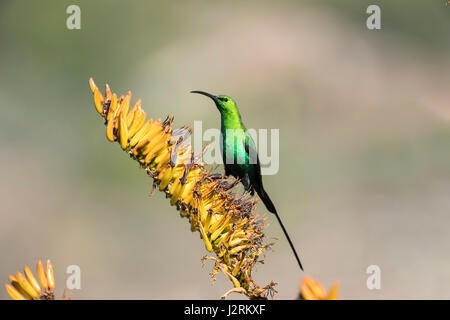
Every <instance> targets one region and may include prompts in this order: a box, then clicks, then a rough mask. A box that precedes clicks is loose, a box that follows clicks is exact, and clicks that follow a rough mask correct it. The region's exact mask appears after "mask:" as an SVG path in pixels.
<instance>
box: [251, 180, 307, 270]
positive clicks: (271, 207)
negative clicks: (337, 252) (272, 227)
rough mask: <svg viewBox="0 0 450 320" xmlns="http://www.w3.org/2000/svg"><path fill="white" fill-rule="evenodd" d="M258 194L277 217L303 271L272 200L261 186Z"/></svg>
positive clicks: (301, 267)
mask: <svg viewBox="0 0 450 320" xmlns="http://www.w3.org/2000/svg"><path fill="white" fill-rule="evenodd" d="M258 191H259V190H258ZM258 195H259V198H260V199H261V200H262V202H263V203H264V205H265V206H266V208H267V210H269V211H270V212H271V213H273V214H274V215H275V217H277V220H278V223H279V224H280V226H281V229H282V230H283V232H284V235H285V236H286V239H287V241H288V242H289V245H290V246H291V249H292V251H293V252H294V255H295V258H296V259H297V262H298V265H299V267H300V269H301V270H302V271H303V266H302V263H301V262H300V258H299V257H298V254H297V250H295V247H294V244H293V243H292V241H291V238H289V235H288V233H287V231H286V228H285V227H284V225H283V222H282V221H281V218H280V216H279V215H278V212H277V210H276V209H275V206H274V205H273V202H272V200H270V198H269V195H268V194H267V193H266V191H265V190H264V189H262V188H261V191H260V192H258Z"/></svg>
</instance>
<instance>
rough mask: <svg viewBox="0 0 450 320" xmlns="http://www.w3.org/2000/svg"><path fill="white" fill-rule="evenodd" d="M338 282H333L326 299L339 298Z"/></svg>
mask: <svg viewBox="0 0 450 320" xmlns="http://www.w3.org/2000/svg"><path fill="white" fill-rule="evenodd" d="M338 290H339V282H335V283H334V284H333V286H332V287H331V289H330V292H329V293H328V296H327V299H328V300H339V294H338Z"/></svg>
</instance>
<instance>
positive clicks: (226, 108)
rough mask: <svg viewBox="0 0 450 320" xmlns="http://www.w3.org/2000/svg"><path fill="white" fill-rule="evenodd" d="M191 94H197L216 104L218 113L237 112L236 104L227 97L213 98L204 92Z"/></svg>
mask: <svg viewBox="0 0 450 320" xmlns="http://www.w3.org/2000/svg"><path fill="white" fill-rule="evenodd" d="M191 93H198V94H202V95H204V96H207V97H209V98H211V99H212V100H213V101H214V103H215V104H216V107H217V109H219V111H220V113H227V112H234V111H236V110H237V106H236V102H235V101H234V100H233V99H232V98H231V97H229V96H225V95H220V96H215V95H213V94H211V93H208V92H204V91H191Z"/></svg>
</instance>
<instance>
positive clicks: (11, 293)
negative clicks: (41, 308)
mask: <svg viewBox="0 0 450 320" xmlns="http://www.w3.org/2000/svg"><path fill="white" fill-rule="evenodd" d="M5 288H6V292H7V293H8V295H9V296H10V297H11V298H12V299H14V300H26V299H25V298H24V296H22V295H21V294H20V293H19V291H17V290H16V289H15V288H14V287H13V286H12V285H9V284H5Z"/></svg>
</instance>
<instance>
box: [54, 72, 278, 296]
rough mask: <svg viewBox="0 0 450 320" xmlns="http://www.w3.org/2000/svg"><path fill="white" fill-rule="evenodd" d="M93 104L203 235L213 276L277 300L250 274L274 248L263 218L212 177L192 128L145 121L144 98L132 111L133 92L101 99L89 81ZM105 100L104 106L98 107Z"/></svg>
mask: <svg viewBox="0 0 450 320" xmlns="http://www.w3.org/2000/svg"><path fill="white" fill-rule="evenodd" d="M89 86H90V88H91V91H92V93H93V94H94V106H95V108H96V110H97V111H98V113H99V114H100V115H101V117H102V118H103V120H105V122H106V136H107V139H108V140H109V141H111V142H118V143H119V144H120V147H121V148H122V149H123V150H124V151H125V152H127V153H128V154H129V155H130V157H131V158H132V159H134V160H135V161H137V162H138V163H139V165H140V166H141V167H142V168H143V169H144V170H145V171H146V172H147V174H148V175H149V176H150V177H152V178H153V179H154V187H155V189H156V187H158V189H159V190H160V191H162V192H164V193H166V196H167V197H168V198H170V204H171V205H173V206H176V208H177V209H178V210H179V211H180V215H181V216H182V217H185V218H187V219H188V220H189V224H190V227H191V230H192V231H193V232H199V235H200V239H201V240H202V241H203V242H204V244H205V248H206V250H207V251H208V252H211V253H214V254H215V257H208V258H207V259H208V260H214V261H215V265H214V269H213V271H212V272H211V275H212V277H214V275H216V274H217V273H219V272H222V273H223V274H224V275H225V276H226V277H227V278H228V279H229V280H230V281H231V283H232V285H233V287H234V289H231V290H229V291H228V292H227V294H225V295H224V296H227V295H228V294H230V293H232V292H237V293H242V294H245V295H246V296H248V297H249V298H253V299H264V298H267V297H268V296H273V294H274V292H275V290H274V289H273V286H274V285H275V283H274V282H270V283H269V284H268V285H266V286H263V287H261V286H258V285H257V284H256V282H255V281H253V280H252V277H251V271H252V270H253V267H254V266H255V264H256V263H258V262H259V261H260V256H261V255H262V254H263V253H264V251H265V250H266V249H267V248H268V247H270V246H271V245H272V244H266V243H265V242H264V238H265V236H264V219H261V218H259V217H258V216H257V215H256V214H255V204H256V202H255V201H254V200H253V199H251V197H250V196H249V195H247V194H244V195H243V196H238V195H237V191H236V187H235V186H236V182H235V181H234V180H232V179H229V178H226V177H224V176H222V175H219V174H215V173H211V172H209V171H207V170H206V169H205V165H204V164H203V163H202V162H201V155H194V153H193V152H192V147H191V146H190V145H189V144H186V142H185V140H186V139H187V137H188V136H189V135H190V133H191V132H192V128H191V127H182V128H180V129H177V130H174V129H173V127H172V124H173V117H167V118H166V119H165V120H164V121H161V119H158V120H156V121H153V120H152V119H147V114H146V113H145V112H144V111H143V110H142V108H141V104H142V102H141V100H138V101H137V102H136V103H135V105H134V107H133V108H132V109H131V110H130V112H128V109H129V106H130V99H131V92H130V91H129V92H128V93H127V94H126V95H125V96H124V95H121V96H120V98H119V99H118V100H117V98H115V97H117V96H119V95H118V94H116V93H113V92H112V91H111V89H110V87H109V86H107V87H106V88H107V89H106V92H105V96H103V95H101V94H100V96H99V90H98V87H97V86H96V84H95V82H94V80H92V78H91V79H89ZM99 102H101V105H99ZM49 287H50V286H49Z"/></svg>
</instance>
